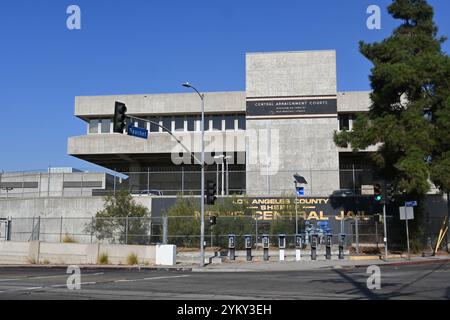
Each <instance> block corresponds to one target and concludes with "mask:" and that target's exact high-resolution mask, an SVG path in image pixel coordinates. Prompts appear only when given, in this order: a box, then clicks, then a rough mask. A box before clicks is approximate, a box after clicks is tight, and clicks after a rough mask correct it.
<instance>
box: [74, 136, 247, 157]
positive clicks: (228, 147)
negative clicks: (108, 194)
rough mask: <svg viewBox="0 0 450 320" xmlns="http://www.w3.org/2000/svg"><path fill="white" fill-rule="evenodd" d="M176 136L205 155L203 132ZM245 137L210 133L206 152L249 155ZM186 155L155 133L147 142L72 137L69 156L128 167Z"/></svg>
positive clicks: (166, 138)
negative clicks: (144, 160) (140, 161)
mask: <svg viewBox="0 0 450 320" xmlns="http://www.w3.org/2000/svg"><path fill="white" fill-rule="evenodd" d="M176 136H177V138H178V139H179V140H180V141H181V142H182V143H183V144H184V145H185V146H186V147H187V148H188V150H189V151H191V152H192V153H196V154H199V153H200V152H201V133H200V132H195V133H193V132H189V133H187V132H186V133H177V134H176ZM245 136H246V134H245V131H236V132H226V133H223V132H217V133H215V132H207V133H205V142H206V143H205V144H206V146H205V151H206V152H208V153H214V152H215V153H224V152H227V153H245ZM182 152H185V150H184V149H183V148H182V147H181V146H180V144H178V143H177V142H176V141H175V139H174V138H173V137H172V136H170V135H169V134H168V133H151V134H150V136H149V138H148V139H147V140H145V139H139V138H135V137H130V136H127V135H121V134H95V135H87V136H79V137H71V138H69V140H68V154H69V155H72V156H74V157H77V158H80V159H83V160H87V161H91V160H101V159H111V160H113V159H116V160H117V161H118V162H121V163H124V162H133V161H134V158H136V157H141V158H142V157H143V158H148V159H150V158H154V159H156V158H158V157H159V156H161V155H169V156H170V155H171V154H177V153H178V154H179V153H182ZM163 158H166V156H163ZM169 158H170V157H169ZM91 162H94V163H99V161H91Z"/></svg>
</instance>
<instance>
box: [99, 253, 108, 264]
mask: <svg viewBox="0 0 450 320" xmlns="http://www.w3.org/2000/svg"><path fill="white" fill-rule="evenodd" d="M98 263H99V264H109V257H108V254H107V253H106V252H103V253H101V254H100V256H99V257H98Z"/></svg>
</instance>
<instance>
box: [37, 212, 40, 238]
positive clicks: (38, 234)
mask: <svg viewBox="0 0 450 320" xmlns="http://www.w3.org/2000/svg"><path fill="white" fill-rule="evenodd" d="M40 239H41V216H39V217H38V232H37V241H39V240H40Z"/></svg>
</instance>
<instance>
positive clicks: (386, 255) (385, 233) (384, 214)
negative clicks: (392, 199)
mask: <svg viewBox="0 0 450 320" xmlns="http://www.w3.org/2000/svg"><path fill="white" fill-rule="evenodd" d="M383 219H384V260H385V261H387V260H388V240H387V239H388V238H387V219H386V203H383Z"/></svg>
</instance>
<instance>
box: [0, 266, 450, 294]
mask: <svg viewBox="0 0 450 320" xmlns="http://www.w3.org/2000/svg"><path fill="white" fill-rule="evenodd" d="M68 276H69V275H68V274H66V270H65V269H55V268H0V300H29V299H32V300H43V299H44V300H53V299H58V300H59V299H62V300H70V299H82V300H84V299H120V300H124V299H125V300H126V299H133V300H135V299H136V300H138V299H163V300H172V299H176V300H185V299H189V300H197V299H227V300H228V299H230V300H243V299H246V300H251V299H263V300H265V299H303V300H315V299H346V300H347V299H354V300H360V299H430V300H431V299H432V300H439V299H450V264H447V263H445V264H432V265H420V266H400V267H382V268H381V286H382V288H381V289H380V290H369V289H368V288H367V278H368V276H369V275H368V274H366V269H359V268H356V269H329V270H311V271H295V272H294V271H292V272H264V273H263V272H258V273H256V272H254V273H242V272H237V273H211V272H206V273H203V272H200V273H198V272H176V271H150V270H141V271H139V270H117V269H96V270H82V271H81V282H82V284H81V290H69V289H67V286H66V282H67V278H68Z"/></svg>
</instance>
